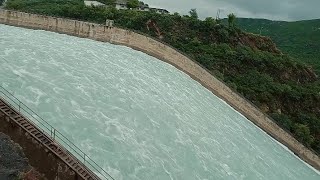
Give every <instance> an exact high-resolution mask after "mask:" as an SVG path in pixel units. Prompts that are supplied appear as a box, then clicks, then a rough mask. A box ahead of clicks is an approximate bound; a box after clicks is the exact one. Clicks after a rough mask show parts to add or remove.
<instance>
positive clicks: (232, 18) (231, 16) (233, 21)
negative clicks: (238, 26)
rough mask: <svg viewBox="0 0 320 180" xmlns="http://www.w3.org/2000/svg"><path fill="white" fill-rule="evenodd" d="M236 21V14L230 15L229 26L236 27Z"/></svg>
mask: <svg viewBox="0 0 320 180" xmlns="http://www.w3.org/2000/svg"><path fill="white" fill-rule="evenodd" d="M235 21H236V15H234V14H233V13H231V14H229V15H228V23H229V28H231V27H232V28H234V25H235Z"/></svg>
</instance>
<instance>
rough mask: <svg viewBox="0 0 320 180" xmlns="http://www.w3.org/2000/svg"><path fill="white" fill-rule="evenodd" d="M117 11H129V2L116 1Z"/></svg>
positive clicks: (124, 0) (123, 0)
mask: <svg viewBox="0 0 320 180" xmlns="http://www.w3.org/2000/svg"><path fill="white" fill-rule="evenodd" d="M116 9H118V10H120V9H128V7H127V0H117V1H116Z"/></svg>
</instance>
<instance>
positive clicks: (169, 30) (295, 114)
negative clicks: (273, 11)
mask: <svg viewBox="0 0 320 180" xmlns="http://www.w3.org/2000/svg"><path fill="white" fill-rule="evenodd" d="M6 8H8V9H14V10H20V11H27V12H32V13H40V14H47V15H53V16H63V17H68V18H73V19H81V20H86V21H92V22H97V23H104V22H105V19H113V20H115V24H116V25H117V26H120V27H125V28H129V29H132V30H136V31H139V32H142V33H146V34H148V35H150V36H153V37H155V38H160V37H161V40H162V41H164V42H166V43H168V44H170V45H172V46H173V47H175V48H177V49H179V50H180V51H182V52H184V53H186V54H187V55H189V56H190V57H192V58H193V59H195V60H196V61H198V62H199V63H200V64H202V65H203V66H205V67H206V68H207V69H208V70H209V71H211V72H212V73H213V74H215V75H216V76H217V77H219V78H220V79H221V80H223V81H225V82H226V83H227V84H228V85H229V86H230V87H232V88H233V89H235V90H236V91H238V92H239V93H241V94H242V95H244V96H245V97H246V98H248V99H249V100H251V101H252V102H253V103H254V104H255V105H256V106H258V107H259V108H260V109H261V110H262V111H264V112H266V113H268V114H269V115H271V116H272V117H273V118H274V119H275V120H276V121H277V123H278V124H279V125H281V126H282V127H283V128H285V129H287V130H288V131H290V132H292V133H293V134H294V136H295V137H296V138H297V139H298V140H300V141H301V142H302V143H304V144H305V145H306V146H308V147H310V148H313V149H314V150H316V151H317V152H319V153H320V81H319V79H318V77H317V75H316V74H315V73H314V71H313V69H312V68H311V67H309V66H307V65H305V64H303V63H301V62H299V61H296V60H295V59H293V58H291V57H290V56H287V55H283V54H282V53H281V52H280V51H279V50H278V49H277V48H276V46H275V44H274V43H273V42H272V41H271V39H270V38H267V37H262V36H258V35H254V34H249V33H246V32H243V31H242V30H240V29H238V28H237V26H236V24H235V23H234V21H235V17H233V16H232V15H230V17H229V22H228V25H223V24H222V23H221V22H220V20H216V19H213V18H207V19H205V20H203V21H201V20H199V19H198V16H197V13H196V11H195V10H191V11H190V15H189V16H180V15H179V14H177V13H175V14H173V15H166V14H156V13H153V12H139V11H134V10H121V11H118V10H116V9H114V8H109V9H106V8H94V7H85V6H84V5H83V3H82V1H80V0H69V1H65V0H9V1H8V3H7V7H6ZM149 20H152V22H155V24H156V26H157V27H158V28H159V29H160V31H161V36H159V33H158V32H157V28H154V27H149V30H148V28H147V25H146V23H147V22H148V21H149ZM149 22H150V21H149Z"/></svg>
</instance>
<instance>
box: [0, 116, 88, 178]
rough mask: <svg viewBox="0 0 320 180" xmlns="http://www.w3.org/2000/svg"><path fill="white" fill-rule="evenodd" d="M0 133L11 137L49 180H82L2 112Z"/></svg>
mask: <svg viewBox="0 0 320 180" xmlns="http://www.w3.org/2000/svg"><path fill="white" fill-rule="evenodd" d="M0 124H1V125H0V132H3V133H4V134H6V135H8V136H10V138H11V139H12V140H13V141H14V142H15V143H18V144H19V145H20V146H21V147H22V149H23V152H24V154H25V155H26V157H27V158H28V159H29V163H30V165H31V166H33V167H34V168H36V170H37V171H39V172H40V173H41V174H44V175H45V178H47V179H49V180H51V179H52V180H53V179H55V180H82V178H80V177H79V176H78V175H77V173H75V172H74V171H73V170H72V169H71V168H69V166H68V165H66V164H65V163H64V162H63V161H62V160H61V159H60V158H59V157H57V156H55V155H54V154H53V153H51V152H50V150H48V149H47V148H46V147H45V146H44V145H42V144H41V142H38V141H37V140H35V139H34V138H33V137H31V136H30V134H28V133H27V132H26V131H24V130H23V129H22V128H21V127H19V126H18V125H17V124H16V123H14V122H13V121H12V120H10V118H9V117H7V116H6V115H5V114H3V113H1V112H0Z"/></svg>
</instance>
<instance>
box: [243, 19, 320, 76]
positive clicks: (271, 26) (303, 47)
mask: <svg viewBox="0 0 320 180" xmlns="http://www.w3.org/2000/svg"><path fill="white" fill-rule="evenodd" d="M237 24H238V25H239V27H240V28H242V29H243V30H245V31H248V32H252V33H256V34H261V35H265V36H269V37H271V39H272V40H273V41H274V42H275V43H276V44H277V46H278V47H279V49H281V50H282V51H283V52H285V53H288V54H290V55H291V56H293V57H295V58H297V60H299V61H301V62H305V63H307V64H311V65H312V66H314V68H315V70H316V71H317V72H318V73H319V72H320V19H316V20H305V21H296V22H284V21H270V20H265V19H246V18H239V19H237Z"/></svg>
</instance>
